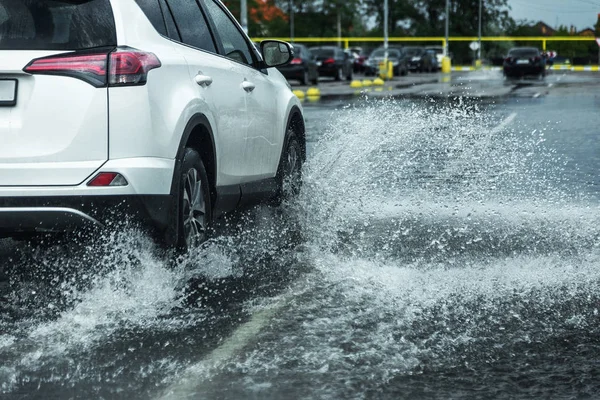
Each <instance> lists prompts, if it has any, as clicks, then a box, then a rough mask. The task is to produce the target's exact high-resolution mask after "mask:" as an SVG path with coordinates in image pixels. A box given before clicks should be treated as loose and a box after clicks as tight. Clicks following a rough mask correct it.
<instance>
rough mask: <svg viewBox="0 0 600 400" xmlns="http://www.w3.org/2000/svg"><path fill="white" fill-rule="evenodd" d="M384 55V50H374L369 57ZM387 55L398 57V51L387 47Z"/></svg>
mask: <svg viewBox="0 0 600 400" xmlns="http://www.w3.org/2000/svg"><path fill="white" fill-rule="evenodd" d="M384 56H385V50H382V49H380V50H375V51H374V52H373V54H372V55H371V57H384ZM388 57H400V51H398V50H395V49H388Z"/></svg>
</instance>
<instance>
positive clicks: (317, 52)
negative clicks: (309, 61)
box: [310, 49, 335, 57]
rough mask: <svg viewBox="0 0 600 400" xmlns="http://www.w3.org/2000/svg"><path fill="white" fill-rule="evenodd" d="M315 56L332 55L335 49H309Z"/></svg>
mask: <svg viewBox="0 0 600 400" xmlns="http://www.w3.org/2000/svg"><path fill="white" fill-rule="evenodd" d="M310 52H311V53H313V54H314V55H315V57H333V56H334V55H335V51H334V50H333V49H311V51H310Z"/></svg>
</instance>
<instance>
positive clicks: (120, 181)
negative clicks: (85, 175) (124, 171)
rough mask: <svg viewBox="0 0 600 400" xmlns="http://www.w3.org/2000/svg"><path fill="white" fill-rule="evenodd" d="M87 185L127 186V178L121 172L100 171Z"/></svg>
mask: <svg viewBox="0 0 600 400" xmlns="http://www.w3.org/2000/svg"><path fill="white" fill-rule="evenodd" d="M87 185H88V186H127V185H128V183H127V180H126V179H125V178H124V177H123V175H121V174H117V173H116V172H100V173H99V174H98V175H96V176H95V177H94V179H92V180H91V181H89V182H88V184H87Z"/></svg>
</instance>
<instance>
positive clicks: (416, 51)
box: [406, 47, 423, 57]
mask: <svg viewBox="0 0 600 400" xmlns="http://www.w3.org/2000/svg"><path fill="white" fill-rule="evenodd" d="M422 53H423V49H421V48H419V47H412V48H410V47H408V48H406V54H407V55H409V56H411V57H412V56H420V55H421V54H422Z"/></svg>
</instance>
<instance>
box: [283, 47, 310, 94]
mask: <svg viewBox="0 0 600 400" xmlns="http://www.w3.org/2000/svg"><path fill="white" fill-rule="evenodd" d="M277 69H278V70H279V72H281V73H282V74H283V76H284V77H285V79H287V80H288V81H289V80H297V81H299V82H300V84H301V85H307V84H308V83H309V82H310V83H312V84H314V85H316V84H317V83H318V82H319V71H318V68H317V60H316V58H315V56H314V55H313V54H312V53H311V52H310V51H309V50H308V48H307V47H306V46H304V45H302V44H294V58H293V59H292V61H291V62H290V63H289V64H287V65H284V66H282V67H278V68H277Z"/></svg>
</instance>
